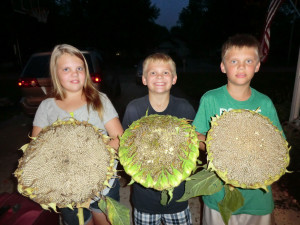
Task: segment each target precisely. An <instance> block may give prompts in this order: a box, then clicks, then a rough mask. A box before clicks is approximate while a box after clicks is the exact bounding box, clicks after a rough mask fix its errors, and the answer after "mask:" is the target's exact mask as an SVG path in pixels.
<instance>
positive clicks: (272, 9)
mask: <svg viewBox="0 0 300 225" xmlns="http://www.w3.org/2000/svg"><path fill="white" fill-rule="evenodd" d="M283 1H284V0H272V1H271V2H270V5H269V8H268V14H267V17H266V22H265V27H264V30H263V35H262V39H261V45H260V51H261V53H262V57H261V61H262V62H265V61H266V59H267V56H268V54H269V49H270V35H271V29H270V28H271V22H272V20H273V18H274V16H275V13H276V11H277V9H278V8H279V6H280V5H281V3H282V2H283Z"/></svg>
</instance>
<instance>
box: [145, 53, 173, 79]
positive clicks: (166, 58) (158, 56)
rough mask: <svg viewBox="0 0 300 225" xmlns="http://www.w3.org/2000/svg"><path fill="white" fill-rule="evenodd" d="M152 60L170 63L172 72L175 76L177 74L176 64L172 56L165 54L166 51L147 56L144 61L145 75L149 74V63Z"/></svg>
mask: <svg viewBox="0 0 300 225" xmlns="http://www.w3.org/2000/svg"><path fill="white" fill-rule="evenodd" d="M151 62H163V63H169V64H170V66H171V72H172V75H173V76H177V73H176V64H175V62H174V60H173V59H172V58H171V56H169V55H167V54H165V53H161V52H158V53H154V54H151V55H149V56H147V57H146V59H145V60H144V62H143V76H146V75H147V69H148V65H149V63H151Z"/></svg>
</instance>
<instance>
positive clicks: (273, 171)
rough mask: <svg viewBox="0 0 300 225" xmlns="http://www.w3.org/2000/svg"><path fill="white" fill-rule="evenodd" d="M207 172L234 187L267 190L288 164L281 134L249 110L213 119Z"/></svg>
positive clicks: (208, 148)
mask: <svg viewBox="0 0 300 225" xmlns="http://www.w3.org/2000/svg"><path fill="white" fill-rule="evenodd" d="M206 149H207V154H208V155H207V160H208V162H209V163H208V165H209V166H208V169H211V170H213V171H215V172H216V173H217V174H218V176H219V177H220V178H221V179H222V180H224V181H225V183H227V184H231V185H232V186H234V187H241V188H250V189H257V188H262V189H265V190H267V187H266V186H268V185H271V184H272V183H273V182H275V181H277V180H278V179H279V178H280V177H281V176H282V175H283V174H284V173H285V172H286V171H287V170H286V168H287V166H288V165H289V161H290V158H289V150H290V148H289V147H288V143H287V141H286V140H285V139H284V137H283V135H282V133H281V132H280V131H279V130H278V128H277V127H275V126H274V125H273V124H272V122H271V121H270V120H269V119H268V118H267V117H264V116H262V115H261V114H259V113H257V112H256V111H250V110H243V109H237V110H231V111H229V112H224V113H223V114H222V115H221V116H217V117H214V118H213V119H212V121H211V129H210V130H209V132H208V134H207V139H206Z"/></svg>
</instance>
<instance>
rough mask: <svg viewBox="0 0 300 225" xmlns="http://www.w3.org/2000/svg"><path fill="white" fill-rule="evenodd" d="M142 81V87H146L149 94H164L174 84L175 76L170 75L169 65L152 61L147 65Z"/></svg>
mask: <svg viewBox="0 0 300 225" xmlns="http://www.w3.org/2000/svg"><path fill="white" fill-rule="evenodd" d="M142 81H143V84H144V85H147V86H148V90H149V92H152V93H166V92H169V91H170V89H171V87H172V85H173V84H175V83H176V81H177V76H176V74H175V75H173V74H172V67H171V65H170V63H165V62H160V61H157V62H155V61H154V62H149V63H148V66H147V68H146V74H144V75H143V77H142Z"/></svg>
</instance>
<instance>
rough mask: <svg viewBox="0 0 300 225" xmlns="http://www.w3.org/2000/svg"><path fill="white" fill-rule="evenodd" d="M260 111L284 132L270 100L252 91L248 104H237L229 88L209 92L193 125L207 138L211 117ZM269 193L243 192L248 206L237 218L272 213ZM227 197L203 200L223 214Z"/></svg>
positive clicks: (258, 191)
mask: <svg viewBox="0 0 300 225" xmlns="http://www.w3.org/2000/svg"><path fill="white" fill-rule="evenodd" d="M257 108H259V111H258V112H259V113H261V114H262V115H264V116H266V117H268V118H269V119H270V120H271V121H272V122H273V124H274V125H275V126H276V127H278V129H279V130H280V131H282V128H281V125H280V122H279V119H278V116H277V113H276V109H275V107H274V105H273V103H272V101H271V99H270V98H269V97H267V96H266V95H264V94H262V93H260V92H258V91H256V90H255V89H253V88H251V97H250V98H249V99H248V100H246V101H237V100H235V99H234V98H232V97H231V95H230V94H229V93H228V91H227V85H224V86H222V87H220V88H217V89H214V90H211V91H208V92H206V93H205V94H204V95H203V96H202V98H201V100H200V105H199V109H198V112H197V114H196V117H195V119H194V121H193V125H195V127H196V131H197V132H199V133H201V134H204V135H206V133H207V132H208V130H209V129H210V121H211V117H213V116H216V115H221V114H222V112H224V111H230V110H231V109H249V110H256V109H257ZM268 189H269V192H265V191H263V190H261V189H255V190H253V189H241V188H239V190H240V192H241V193H242V195H243V197H244V199H245V201H244V206H243V207H241V208H240V209H238V210H237V211H235V212H234V213H233V214H252V215H266V214H269V213H272V211H273V209H274V201H273V196H272V191H271V188H270V187H268ZM224 193H225V190H224V188H223V189H222V190H221V191H219V192H217V193H215V194H213V195H207V196H203V201H204V203H205V204H206V205H207V206H208V207H209V208H212V209H215V210H217V211H219V209H218V202H220V201H222V199H223V198H224Z"/></svg>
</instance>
